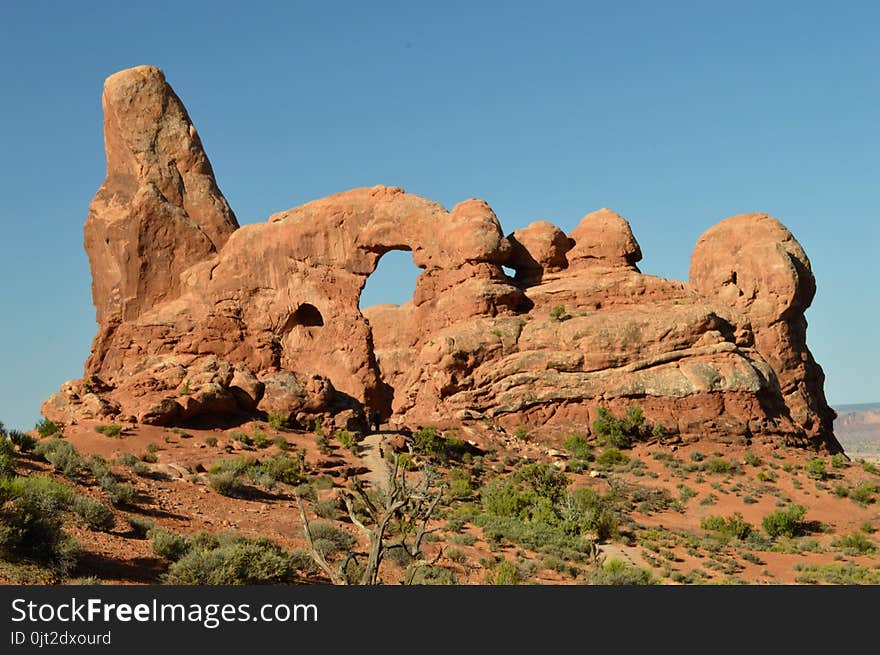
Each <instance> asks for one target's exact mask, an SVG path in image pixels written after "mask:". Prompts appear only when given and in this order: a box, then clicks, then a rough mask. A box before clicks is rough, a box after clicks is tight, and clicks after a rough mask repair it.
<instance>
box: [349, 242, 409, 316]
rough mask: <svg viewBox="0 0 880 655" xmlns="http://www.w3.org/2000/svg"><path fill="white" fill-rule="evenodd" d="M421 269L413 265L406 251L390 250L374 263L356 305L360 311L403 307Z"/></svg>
mask: <svg viewBox="0 0 880 655" xmlns="http://www.w3.org/2000/svg"><path fill="white" fill-rule="evenodd" d="M421 274H422V269H420V268H419V267H418V266H416V265H415V263H414V262H413V259H412V253H411V252H410V251H408V250H390V251H388V252H387V253H385V254H384V255H382V257H381V258H380V259H379V261H378V262H377V263H376V270H375V271H373V272H372V273H371V274H370V276H369V277H368V278H367V282H366V284H364V288H363V290H362V291H361V297H360V301H359V304H358V307H359V309H361V310H362V311H363V310H364V309H366V308H367V307H373V306H374V305H385V304H391V305H403V304H405V303H406V302H407V301H409V300H410V299H412V297H413V294H414V293H415V290H416V281H417V280H418V277H419V275H421Z"/></svg>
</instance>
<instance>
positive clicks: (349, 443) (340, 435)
mask: <svg viewBox="0 0 880 655" xmlns="http://www.w3.org/2000/svg"><path fill="white" fill-rule="evenodd" d="M335 436H336V440H337V441H339V443H340V444H342V447H343V448H345V449H347V450H350V451H351V452H352V453H357V439H356V438H355V436H354V434H352V433H351V432H350V431H349V430H339V431H338V432H337V433H336V435H335Z"/></svg>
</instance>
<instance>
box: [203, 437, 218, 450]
mask: <svg viewBox="0 0 880 655" xmlns="http://www.w3.org/2000/svg"><path fill="white" fill-rule="evenodd" d="M205 443H206V444H208V445H209V446H210V447H211V448H213V447H214V446H216V445H217V437H215V436H214V435H213V434H209V435H208V436H207V437H205Z"/></svg>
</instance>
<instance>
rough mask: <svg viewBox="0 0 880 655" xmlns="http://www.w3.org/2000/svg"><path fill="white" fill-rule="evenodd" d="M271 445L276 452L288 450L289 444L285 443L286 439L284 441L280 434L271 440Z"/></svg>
mask: <svg viewBox="0 0 880 655" xmlns="http://www.w3.org/2000/svg"><path fill="white" fill-rule="evenodd" d="M272 443H273V444H275V447H276V448H277V449H278V450H287V449H288V448H290V444H289V443H288V442H287V439H285V438H284V437H283V436H281V435H280V434H279V435H278V436H276V437H275V438H274V439H272Z"/></svg>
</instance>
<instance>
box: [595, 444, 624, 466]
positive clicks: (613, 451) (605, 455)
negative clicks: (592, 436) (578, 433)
mask: <svg viewBox="0 0 880 655" xmlns="http://www.w3.org/2000/svg"><path fill="white" fill-rule="evenodd" d="M628 461H629V457H627V456H626V455H624V454H623V453H622V452H620V449H619V448H617V447H615V446H611V447H610V448H606V449H605V450H603V451H602V454H601V455H599V456H598V457H597V458H596V464H598V465H599V466H602V467H605V468H611V467H612V466H617V465H619V464H626V463H627V462H628Z"/></svg>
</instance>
